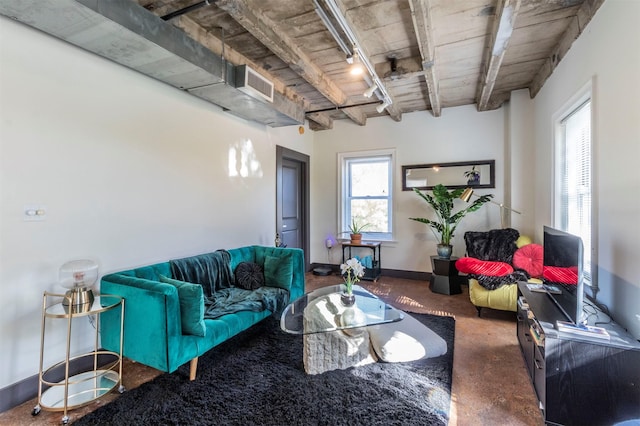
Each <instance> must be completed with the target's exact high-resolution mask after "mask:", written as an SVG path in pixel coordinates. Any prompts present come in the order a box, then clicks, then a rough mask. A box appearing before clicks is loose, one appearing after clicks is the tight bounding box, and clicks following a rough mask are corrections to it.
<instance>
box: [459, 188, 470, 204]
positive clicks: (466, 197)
mask: <svg viewBox="0 0 640 426" xmlns="http://www.w3.org/2000/svg"><path fill="white" fill-rule="evenodd" d="M472 195H473V189H471V188H466V189H465V190H464V191H463V192H462V194H460V199H461V200H462V201H464V202H465V203H468V202H469V200H470V199H471V196H472Z"/></svg>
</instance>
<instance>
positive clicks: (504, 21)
mask: <svg viewBox="0 0 640 426" xmlns="http://www.w3.org/2000/svg"><path fill="white" fill-rule="evenodd" d="M519 9H520V0H498V4H497V6H496V14H495V18H494V21H493V25H492V30H491V34H490V35H489V44H488V45H487V48H486V53H485V59H484V62H483V64H484V72H483V74H482V77H481V80H480V85H479V90H478V96H477V100H476V104H477V108H478V111H486V110H488V107H489V100H490V99H491V94H492V92H493V87H494V86H495V84H496V79H497V78H498V72H499V71H500V66H501V65H502V60H503V59H504V54H505V52H506V51H507V46H508V45H509V40H510V39H511V34H512V32H513V28H514V25H515V22H516V17H517V16H518V11H519Z"/></svg>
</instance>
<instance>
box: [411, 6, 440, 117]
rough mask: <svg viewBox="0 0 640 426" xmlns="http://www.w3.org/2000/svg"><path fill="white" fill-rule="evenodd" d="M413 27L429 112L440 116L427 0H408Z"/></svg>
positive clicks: (429, 11) (429, 8)
mask: <svg viewBox="0 0 640 426" xmlns="http://www.w3.org/2000/svg"><path fill="white" fill-rule="evenodd" d="M409 6H410V8H411V18H412V20H413V27H414V29H415V32H416V38H417V40H418V47H419V48H420V56H421V57H422V72H423V73H424V79H425V81H426V83H427V92H428V94H429V103H430V105H431V113H432V114H433V116H434V117H440V114H441V113H442V105H441V103H440V92H439V87H438V74H437V72H436V63H435V56H436V55H435V47H434V43H433V27H432V25H431V5H430V4H429V0H409Z"/></svg>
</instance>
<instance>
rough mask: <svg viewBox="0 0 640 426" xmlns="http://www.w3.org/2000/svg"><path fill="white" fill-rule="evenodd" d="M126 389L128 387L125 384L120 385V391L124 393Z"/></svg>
mask: <svg viewBox="0 0 640 426" xmlns="http://www.w3.org/2000/svg"><path fill="white" fill-rule="evenodd" d="M124 391H126V389H125V387H124V386H123V385H120V386H118V392H120V393H124Z"/></svg>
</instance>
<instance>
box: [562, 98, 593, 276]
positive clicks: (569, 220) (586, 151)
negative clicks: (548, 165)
mask: <svg viewBox="0 0 640 426" xmlns="http://www.w3.org/2000/svg"><path fill="white" fill-rule="evenodd" d="M559 126H560V129H559V132H558V134H559V136H560V141H559V142H560V143H559V146H558V150H557V151H556V152H557V155H558V158H557V161H556V182H557V185H556V191H557V192H558V193H557V194H556V200H557V201H558V202H557V203H556V212H555V213H556V214H555V217H556V226H557V227H558V228H560V229H562V230H564V231H566V232H569V233H571V234H574V235H577V236H579V237H580V238H581V239H582V243H583V244H584V265H583V266H584V278H585V284H587V285H591V282H592V280H591V243H592V242H591V235H592V231H591V199H592V197H591V193H592V185H591V100H590V99H588V100H586V101H585V102H583V103H582V104H580V105H579V106H578V107H574V108H572V110H571V111H570V112H569V113H568V114H566V115H565V116H564V118H562V119H561V121H560V123H559Z"/></svg>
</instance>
